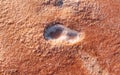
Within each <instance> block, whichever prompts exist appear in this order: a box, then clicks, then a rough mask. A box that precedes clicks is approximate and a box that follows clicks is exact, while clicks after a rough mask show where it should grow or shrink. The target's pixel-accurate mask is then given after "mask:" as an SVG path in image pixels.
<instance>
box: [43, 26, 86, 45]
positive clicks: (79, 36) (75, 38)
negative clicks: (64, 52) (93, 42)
mask: <svg viewBox="0 0 120 75" xmlns="http://www.w3.org/2000/svg"><path fill="white" fill-rule="evenodd" d="M83 36H84V34H83V32H77V31H75V30H72V29H70V28H67V27H65V26H64V25H61V24H54V25H51V26H49V27H46V28H45V31H44V38H45V40H46V41H50V43H51V44H59V45H60V44H61V45H62V44H66V45H68V44H69V45H71V44H75V43H78V42H80V41H81V40H83Z"/></svg>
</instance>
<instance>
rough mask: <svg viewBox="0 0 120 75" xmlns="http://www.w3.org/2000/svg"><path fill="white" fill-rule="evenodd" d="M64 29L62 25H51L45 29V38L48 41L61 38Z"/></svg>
mask: <svg viewBox="0 0 120 75" xmlns="http://www.w3.org/2000/svg"><path fill="white" fill-rule="evenodd" d="M63 30H64V28H63V27H61V26H60V25H51V26H49V27H47V28H46V29H45V32H44V38H45V39H46V40H50V39H57V38H59V37H60V36H61V34H62V32H63Z"/></svg>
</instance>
